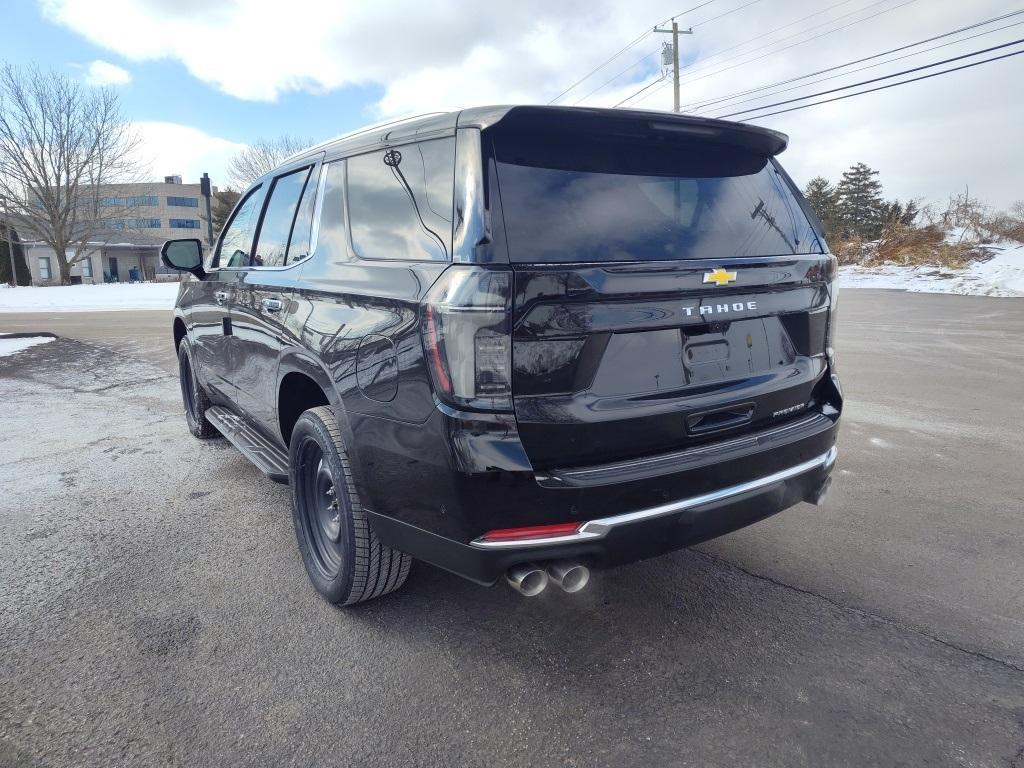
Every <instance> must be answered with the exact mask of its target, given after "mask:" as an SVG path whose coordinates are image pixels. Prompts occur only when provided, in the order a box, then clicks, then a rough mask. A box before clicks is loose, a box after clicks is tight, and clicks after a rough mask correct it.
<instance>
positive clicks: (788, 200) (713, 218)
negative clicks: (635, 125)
mask: <svg viewBox="0 0 1024 768" xmlns="http://www.w3.org/2000/svg"><path fill="white" fill-rule="evenodd" d="M493 149H494V154H495V157H496V160H497V163H496V166H495V168H496V170H495V171H494V173H495V175H496V178H497V179H498V182H499V184H498V186H499V190H500V199H501V207H502V213H503V220H504V224H505V234H506V238H507V243H508V250H509V256H510V261H511V262H512V266H513V269H514V271H515V291H514V307H513V313H514V324H513V328H514V330H513V351H512V366H513V374H512V388H513V405H514V409H515V413H516V419H517V422H518V426H519V433H520V437H521V439H522V441H523V443H524V446H525V447H526V450H527V453H528V455H529V457H530V460H531V462H532V463H533V465H534V467H535V468H538V469H545V468H552V467H558V466H561V467H565V466H581V465H587V464H595V463H602V462H610V461H618V460H622V459H625V458H632V457H639V456H644V455H650V454H655V453H659V452H664V451H669V450H678V449H681V448H686V447H690V446H698V445H701V444H706V443H710V442H715V441H720V440H725V439H729V438H730V437H732V436H736V435H739V434H743V433H745V432H749V431H752V430H758V429H763V428H766V427H768V426H771V425H775V424H781V423H783V422H784V421H785V420H787V419H792V418H798V417H799V415H800V414H801V413H805V412H806V411H807V410H808V409H810V408H813V407H814V406H815V396H816V392H815V390H816V387H817V386H818V384H819V382H820V381H821V380H822V377H823V376H824V375H825V372H826V362H825V333H826V326H827V317H828V307H829V282H828V281H829V278H830V275H831V272H832V267H831V265H832V261H831V257H829V256H828V255H826V254H824V253H823V244H822V243H821V241H820V239H819V238H818V235H817V234H816V232H815V230H814V228H813V227H812V225H811V224H810V222H809V221H808V219H807V217H806V216H805V215H804V213H803V211H802V208H801V205H800V202H799V200H798V199H797V197H796V196H795V194H794V191H793V190H792V188H791V186H790V185H789V182H788V180H787V179H786V178H785V177H784V175H783V174H782V173H781V172H780V170H779V169H778V168H777V166H776V165H775V164H774V161H773V160H772V159H770V158H769V157H767V156H766V155H764V154H758V153H757V152H752V151H748V150H746V149H743V148H742V147H736V146H726V145H721V144H715V143H711V142H708V141H703V140H697V139H693V138H686V137H683V138H680V137H678V136H671V137H657V136H653V137H649V136H648V137H643V140H637V139H634V138H622V137H613V138H609V137H600V138H596V139H595V138H592V137H589V138H582V139H581V138H580V137H579V136H575V137H560V136H558V135H528V136H515V135H512V136H509V135H506V136H498V137H495V138H494V144H493Z"/></svg>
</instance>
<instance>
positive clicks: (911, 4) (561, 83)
mask: <svg viewBox="0 0 1024 768" xmlns="http://www.w3.org/2000/svg"><path fill="white" fill-rule="evenodd" d="M698 5H699V6H701V7H699V8H696V9H695V10H689V9H692V8H694V6H698ZM1013 10H1016V9H1015V8H1011V7H1010V6H1008V5H1004V4H1001V3H998V2H989V1H988V0H974V1H973V2H971V3H963V2H959V0H845V1H840V0H821V2H819V3H813V4H812V3H807V2H805V1H804V2H802V1H800V0H710V2H708V1H707V0H630V2H623V0H515V2H505V3H479V2H476V3H470V2H468V1H467V0H458V1H457V0H432V2H429V3H424V2H422V0H415V1H414V0H392V2H389V3H381V2H378V1H374V2H370V1H369V0H289V2H281V1H280V0H276V2H268V1H265V0H215V1H214V2H210V1H209V0H111V1H110V2H102V3H101V2H95V0H36V1H33V0H13V2H11V1H9V2H7V3H5V4H4V9H3V11H2V12H0V17H2V21H3V27H4V29H5V33H4V34H2V35H0V59H2V60H4V61H11V62H14V63H16V64H29V63H36V64H39V65H41V66H43V67H47V68H53V69H56V70H59V71H62V72H64V73H66V74H68V75H69V76H71V77H74V78H76V79H78V80H80V81H81V82H82V83H83V84H85V85H87V86H90V87H91V86H109V87H112V88H116V89H117V91H118V93H119V96H120V99H121V104H122V107H123V110H124V112H125V115H126V116H127V118H128V119H130V120H131V121H132V122H133V123H135V125H136V127H137V129H138V132H139V134H140V136H141V137H142V140H143V146H144V152H145V156H146V159H147V161H148V162H149V164H150V169H151V173H152V176H153V177H154V178H158V177H162V176H164V175H169V174H173V173H178V174H181V175H182V176H184V177H185V178H186V179H188V180H196V179H198V177H199V176H200V175H201V174H202V173H203V172H204V171H205V172H209V173H210V175H211V177H212V178H213V180H214V183H215V184H217V183H223V181H224V168H225V165H226V163H227V161H228V160H229V159H230V157H231V156H232V155H233V154H234V153H236V152H237V151H239V149H241V148H242V147H244V146H245V145H246V144H247V143H251V142H254V141H256V140H257V139H259V138H273V137H275V136H278V135H281V134H285V133H287V134H291V135H293V136H301V137H308V138H310V139H312V140H316V141H320V140H324V139H327V138H330V137H331V136H335V135H338V134H341V133H344V132H346V131H350V130H354V129H356V128H359V127H361V126H363V125H366V124H368V123H372V122H376V121H379V120H383V119H387V118H391V117H396V116H402V115H407V114H411V113H422V112H428V111H436V110H444V109H457V108H460V107H469V106H475V105H481V104H507V103H533V104H543V103H548V102H550V101H552V100H556V99H557V103H559V104H565V105H573V104H580V105H584V106H602V107H608V106H614V105H615V104H617V103H618V102H620V101H621V100H623V99H624V98H626V97H627V96H629V95H631V94H633V93H635V92H636V91H637V90H638V89H640V88H642V87H644V86H645V85H648V84H651V83H655V81H657V80H658V78H660V77H661V76H662V71H661V68H660V47H661V45H662V43H663V42H664V41H665V40H666V39H668V36H666V35H660V34H649V35H646V36H644V33H645V32H649V31H650V30H651V29H652V28H653V27H654V26H655V25H656V24H659V23H661V22H664V21H665V20H667V19H668V18H670V17H672V16H673V15H677V21H678V23H679V24H680V27H681V28H683V29H687V28H690V27H692V28H693V34H688V35H682V36H681V37H680V58H681V62H682V77H681V80H682V87H681V91H682V98H681V102H682V105H683V111H690V112H694V111H696V113H698V114H705V115H708V116H716V117H717V116H723V115H726V114H728V113H730V112H736V111H738V110H742V109H749V108H751V107H755V106H758V105H761V104H767V103H771V102H775V101H781V100H784V99H787V98H794V97H796V96H800V95H804V94H807V93H813V92H816V91H821V90H826V89H830V88H836V87H838V86H841V85H846V84H849V83H853V82H857V81H860V80H867V79H869V78H874V77H879V76H880V75H884V74H888V73H891V72H895V71H898V70H903V69H910V68H912V67H918V66H921V65H922V64H926V63H930V62H933V61H937V60H940V59H946V58H949V57H953V56H958V55H962V54H964V53H968V52H971V51H975V50H978V49H981V48H988V47H990V46H995V45H999V44H1002V43H1007V42H1010V41H1013V40H1017V39H1019V38H1024V15H1021V16H1017V17H1014V18H1010V19H1007V20H1004V21H1002V22H999V23H995V24H990V25H987V26H985V27H980V28H977V29H974V30H971V31H968V32H963V33H960V34H958V35H956V36H953V37H947V38H943V39H941V40H936V41H933V42H931V43H928V44H926V45H923V46H919V47H917V48H910V49H907V50H905V51H903V52H901V53H897V54H893V55H891V56H887V57H882V58H876V59H872V60H870V61H867V62H864V63H862V64H858V65H857V67H858V68H859V67H868V66H869V65H872V64H878V63H879V62H888V63H883V64H882V65H881V66H874V67H871V68H868V69H864V70H862V71H860V72H855V73H852V74H842V72H845V70H840V71H839V72H840V76H839V77H833V78H832V79H829V80H826V81H823V82H821V83H817V84H811V85H808V84H807V83H808V82H809V81H810V80H817V79H819V78H824V77H829V76H830V75H834V74H836V73H835V72H832V73H828V74H822V75H818V76H816V77H814V78H808V79H805V80H802V81H799V82H797V83H795V84H794V85H799V86H801V87H800V88H799V89H797V90H792V91H788V92H785V93H780V94H777V95H775V96H769V97H764V98H761V99H760V100H758V101H751V102H748V103H742V104H735V103H730V102H722V103H719V104H715V105H711V106H701V105H702V103H703V102H706V101H709V100H712V99H718V98H721V97H724V96H729V95H732V94H736V93H737V92H741V91H746V90H748V89H751V88H755V87H758V86H763V85H768V84H771V83H775V82H778V81H782V80H787V79H789V78H794V77H799V76H801V75H806V74H809V73H812V72H816V71H819V70H824V69H827V68H829V67H833V66H835V65H838V64H844V63H846V62H849V61H852V60H855V59H860V58H863V57H867V56H871V55H872V54H876V53H880V52H883V51H887V50H890V49H893V48H896V47H899V46H903V45H907V44H909V43H915V42H918V41H920V40H923V39H925V38H929V37H932V36H934V35H940V34H943V33H945V32H949V31H951V30H954V29H957V28H960V27H963V26H966V25H969V24H973V23H976V22H979V21H983V20H986V19H989V18H992V17H995V16H999V15H1002V14H1004V13H1008V12H1011V11H1013ZM685 11H689V12H685ZM1013 24H1016V25H1018V26H1013V27H1010V28H1006V29H999V28H1000V27H1008V26H1009V25H1013ZM981 33H986V34H981ZM971 35H978V36H977V37H974V38H973V39H969V40H968V39H964V38H966V37H967V36H971ZM641 36H643V38H642V39H641V40H640V41H639V42H635V44H634V45H632V47H630V48H628V50H626V51H625V52H624V53H622V54H621V55H619V56H618V57H616V58H614V59H612V61H611V62H609V63H606V64H603V63H604V62H605V61H606V60H607V59H608V58H609V57H611V56H613V54H616V53H617V52H618V51H620V50H621V49H622V48H623V47H625V46H627V44H630V43H634V41H636V39H637V38H638V37H641ZM947 42H953V44H951V45H946V46H945V47H942V48H936V49H935V50H931V51H928V50H926V49H928V48H932V47H934V46H939V45H944V44H945V43H947ZM1020 47H1021V46H1019V45H1018V46H1017V47H1016V48H1013V47H1011V48H1009V49H1004V50H1001V51H997V52H993V53H991V54H988V56H994V55H999V54H1001V53H1006V52H1012V51H1013V50H1017V49H1019V48H1020ZM895 56H906V58H903V59H901V60H899V61H891V62H890V61H889V60H890V59H892V58H894V57H895ZM978 58H986V57H985V56H981V57H977V58H975V59H969V60H964V61H962V62H956V63H951V64H950V65H948V66H956V65H957V64H960V63H967V62H969V61H973V60H977V59H978ZM602 64H603V66H601V68H600V69H598V71H597V72H596V73H594V74H593V75H591V76H590V77H588V78H586V79H585V80H583V82H582V83H581V84H580V85H578V86H576V87H575V88H573V89H572V90H570V91H569V92H568V93H566V94H565V95H562V96H560V94H561V93H562V92H563V91H564V90H565V89H566V88H567V87H568V86H570V85H572V84H574V83H575V82H576V81H577V80H580V79H581V78H583V77H584V76H585V75H587V74H588V73H589V72H591V71H592V70H594V69H595V68H597V67H599V66H600V65H602ZM944 68H946V67H939V68H937V69H944ZM930 71H936V70H935V69H932V70H925V71H923V72H920V73H915V74H925V73H927V72H930ZM913 76H914V74H911V75H908V77H913ZM1022 78H1024V56H1019V57H1014V58H1008V59H1005V60H1003V61H998V62H993V63H990V64H985V65H982V66H979V67H975V68H972V69H967V70H964V71H961V72H956V73H952V74H949V75H944V76H941V77H935V78H932V79H930V80H924V81H921V82H917V83H913V84H910V85H907V86H902V87H898V88H891V89H889V90H884V91H880V92H877V93H872V94H868V95H864V96H860V97H857V98H851V99H845V100H842V101H836V102H833V103H831V104H825V105H822V106H816V107H812V108H809V109H801V110H798V111H793V112H788V113H785V114H779V115H775V116H772V117H766V118H761V117H757V116H756V115H757V114H758V113H752V114H751V113H748V114H741V115H738V116H737V117H736V118H733V119H740V118H745V117H753V118H754V119H753V120H752V121H753V122H755V123H756V124H760V125H765V126H768V127H771V128H774V129H776V130H780V131H783V132H784V133H787V134H788V135H789V136H790V146H789V149H787V150H786V152H785V153H784V155H783V156H782V157H781V160H782V162H783V164H784V165H785V166H786V168H787V169H788V170H789V172H790V174H791V175H792V176H793V177H794V178H795V179H796V181H797V182H798V183H799V184H801V185H803V184H804V183H805V182H806V181H807V180H808V179H810V178H811V177H813V176H815V175H823V176H825V177H826V178H829V179H830V180H833V181H836V180H838V178H839V177H840V176H841V174H842V171H843V170H844V169H846V168H847V167H849V166H850V165H852V164H854V163H856V162H865V163H867V164H868V165H870V166H872V167H873V168H875V169H877V170H878V171H879V172H880V176H879V179H880V180H881V182H882V184H883V187H884V193H885V195H886V197H889V198H900V199H908V198H915V199H919V200H921V201H923V202H924V203H929V202H939V203H941V202H943V201H945V199H946V198H947V197H948V196H949V195H951V194H954V193H959V192H963V191H964V189H965V188H968V189H969V191H970V193H971V194H972V195H974V196H977V197H979V198H981V199H982V200H983V201H985V202H987V203H988V204H990V205H992V206H994V207H996V208H1005V207H1008V206H1009V205H1010V204H1011V203H1012V202H1013V201H1016V200H1022V199H1024V182H1022V179H1024V149H1022V143H1021V141H1020V135H1021V133H1022V128H1021V126H1022V125H1024V95H1022V94H1024V91H1022V89H1021V88H1020V82H1021V80H1022ZM897 79H900V78H897ZM885 82H892V80H889V81H882V82H881V83H878V85H881V84H884V83H885ZM788 87H793V86H788V85H782V86H779V87H778V88H779V89H781V88H788ZM868 87H870V86H868ZM774 90H778V89H772V91H774ZM761 93H762V94H764V93H765V92H761ZM768 93H771V91H769V92H768ZM835 95H839V94H835ZM740 98H744V99H749V98H751V97H750V96H744V97H734V98H733V102H737V101H739V100H740ZM822 98H827V96H826V97H822ZM800 103H806V102H800ZM627 105H628V106H636V107H642V108H647V109H659V110H670V109H671V108H672V88H671V86H670V85H669V84H668V81H659V82H656V83H655V84H654V85H652V87H650V88H648V89H647V90H645V91H643V92H642V93H641V94H640V96H639V97H637V98H635V99H634V100H632V101H630V102H628V104H627ZM786 106H795V105H784V106H781V107H778V109H784V108H786ZM729 107H731V108H729Z"/></svg>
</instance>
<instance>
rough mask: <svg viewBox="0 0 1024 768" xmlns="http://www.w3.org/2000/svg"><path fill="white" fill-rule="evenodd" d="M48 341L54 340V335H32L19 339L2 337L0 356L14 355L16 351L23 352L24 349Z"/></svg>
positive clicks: (0, 339)
mask: <svg viewBox="0 0 1024 768" xmlns="http://www.w3.org/2000/svg"><path fill="white" fill-rule="evenodd" d="M48 341H53V337H52V336H30V337H28V338H19V339H2V338H0V357H7V356H8V355H13V354H14V353H15V352H21V350H23V349H28V348H29V347H34V346H36V345H37V344H45V343H46V342H48Z"/></svg>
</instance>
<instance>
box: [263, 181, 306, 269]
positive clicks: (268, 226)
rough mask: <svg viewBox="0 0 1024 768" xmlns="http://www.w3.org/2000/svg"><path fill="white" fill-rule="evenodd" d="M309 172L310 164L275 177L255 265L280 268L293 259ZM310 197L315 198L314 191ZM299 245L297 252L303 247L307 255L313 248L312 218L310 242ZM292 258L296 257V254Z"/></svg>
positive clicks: (264, 214) (297, 244)
mask: <svg viewBox="0 0 1024 768" xmlns="http://www.w3.org/2000/svg"><path fill="white" fill-rule="evenodd" d="M309 171H310V169H309V168H308V167H307V168H302V169H300V170H298V171H293V172H292V173H289V174H286V175H284V176H278V177H277V178H276V179H274V184H273V186H272V187H271V188H270V201H269V202H268V203H267V208H266V211H265V212H264V213H263V223H262V224H261V225H260V232H259V236H258V238H257V244H256V252H255V256H253V266H257V267H279V266H281V265H282V264H285V263H286V261H287V259H288V258H289V257H288V254H289V245H288V244H289V241H290V240H291V239H292V237H293V235H292V229H293V227H296V226H299V222H297V221H296V214H297V213H298V212H299V208H300V204H301V202H302V199H303V190H304V189H305V188H306V186H307V180H308V179H309ZM309 197H312V191H311V193H310V195H309ZM297 234H301V233H297ZM295 246H296V247H295V252H296V254H297V253H298V251H299V250H303V257H304V256H305V251H306V250H308V249H309V221H308V220H307V221H306V244H305V246H301V244H300V243H298V242H296V243H295ZM292 258H293V259H294V258H295V256H293V257H292Z"/></svg>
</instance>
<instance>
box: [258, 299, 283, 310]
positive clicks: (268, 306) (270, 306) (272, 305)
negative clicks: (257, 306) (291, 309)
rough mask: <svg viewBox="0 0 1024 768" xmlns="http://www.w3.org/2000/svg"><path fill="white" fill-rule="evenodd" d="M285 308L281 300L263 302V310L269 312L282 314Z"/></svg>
mask: <svg viewBox="0 0 1024 768" xmlns="http://www.w3.org/2000/svg"><path fill="white" fill-rule="evenodd" d="M283 307H284V302H282V301H281V300H280V299H264V300H263V308H264V309H265V310H267V312H280V311H281V309H282V308H283Z"/></svg>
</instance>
